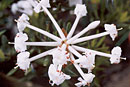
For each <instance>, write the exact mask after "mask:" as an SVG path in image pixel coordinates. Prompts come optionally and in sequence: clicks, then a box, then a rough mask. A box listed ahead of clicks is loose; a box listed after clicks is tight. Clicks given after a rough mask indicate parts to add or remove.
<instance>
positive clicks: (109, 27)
mask: <svg viewBox="0 0 130 87" xmlns="http://www.w3.org/2000/svg"><path fill="white" fill-rule="evenodd" d="M104 27H105V30H106V31H107V32H108V33H109V34H110V36H111V38H112V40H113V41H114V40H115V38H116V37H117V34H118V32H117V29H116V26H115V25H114V24H105V25H104Z"/></svg>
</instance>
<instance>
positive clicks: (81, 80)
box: [75, 73, 95, 87]
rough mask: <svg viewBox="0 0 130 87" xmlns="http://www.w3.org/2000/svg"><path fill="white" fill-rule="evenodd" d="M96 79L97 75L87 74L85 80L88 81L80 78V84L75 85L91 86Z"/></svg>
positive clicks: (78, 86)
mask: <svg viewBox="0 0 130 87" xmlns="http://www.w3.org/2000/svg"><path fill="white" fill-rule="evenodd" d="M94 77H95V75H94V74H92V73H88V74H85V78H86V79H82V78H81V77H79V78H78V80H79V81H80V82H78V83H76V84H75V85H76V86H77V87H81V86H85V85H89V84H90V83H91V82H92V81H93V79H94Z"/></svg>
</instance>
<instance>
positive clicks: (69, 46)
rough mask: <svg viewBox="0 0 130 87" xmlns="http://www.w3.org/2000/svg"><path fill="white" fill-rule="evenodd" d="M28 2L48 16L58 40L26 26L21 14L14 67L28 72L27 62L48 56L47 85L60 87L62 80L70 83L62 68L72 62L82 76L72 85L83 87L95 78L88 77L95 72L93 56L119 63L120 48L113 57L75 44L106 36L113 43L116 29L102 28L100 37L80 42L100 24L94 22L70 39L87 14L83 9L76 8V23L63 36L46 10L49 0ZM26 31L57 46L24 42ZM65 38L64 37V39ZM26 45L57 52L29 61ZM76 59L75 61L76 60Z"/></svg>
mask: <svg viewBox="0 0 130 87" xmlns="http://www.w3.org/2000/svg"><path fill="white" fill-rule="evenodd" d="M28 1H31V3H32V4H33V6H34V10H35V11H36V12H37V13H39V12H42V11H43V10H44V12H46V14H47V15H48V16H49V18H50V19H51V21H52V23H53V24H54V26H55V28H56V30H57V31H58V34H59V36H60V37H58V36H55V35H53V34H51V33H49V32H47V31H45V30H44V29H40V28H37V27H35V26H32V25H30V24H29V22H28V20H29V17H28V16H27V15H25V14H23V15H22V16H21V17H20V18H19V19H18V20H17V21H16V22H17V27H18V30H19V33H18V34H17V36H16V37H15V43H14V44H15V46H14V47H15V49H16V51H18V52H20V53H19V54H18V56H17V65H18V66H19V67H20V68H21V69H23V70H27V68H29V65H30V62H32V61H34V60H36V59H39V58H41V57H44V56H47V55H50V54H51V55H52V56H53V58H52V62H53V64H51V65H50V67H49V70H48V76H49V78H50V81H49V82H50V84H51V85H52V86H53V85H54V84H56V85H60V84H62V83H63V82H64V80H67V79H70V78H71V77H70V76H69V75H66V74H64V73H63V72H62V66H63V65H64V64H67V62H68V61H71V62H72V64H73V65H74V67H75V68H76V69H77V71H78V72H79V74H80V75H81V76H82V78H83V79H82V78H79V79H78V80H79V81H80V82H79V83H76V84H75V85H76V86H78V87H80V86H85V85H89V84H90V83H91V82H92V81H93V78H94V77H95V75H94V74H92V73H90V72H91V71H92V69H93V68H94V64H95V55H100V56H105V57H109V58H110V57H111V58H110V61H111V63H112V64H113V63H119V62H120V59H122V58H121V57H120V56H121V49H120V47H115V48H113V50H112V54H107V53H103V52H99V51H95V50H90V49H87V48H84V47H79V46H76V45H74V44H76V43H79V42H83V41H87V40H91V39H95V38H98V37H102V36H105V35H109V34H110V36H111V37H112V39H113V40H114V39H115V37H116V36H117V31H116V27H115V26H114V25H113V24H111V25H109V24H105V30H106V31H107V32H103V33H99V34H96V35H92V36H88V37H82V38H80V37H81V36H82V35H83V34H85V33H86V32H87V31H89V30H91V29H94V28H96V27H97V26H98V25H99V24H100V21H94V22H92V23H90V24H89V25H88V26H87V27H86V28H84V29H83V30H82V31H81V32H79V33H77V34H76V35H74V36H73V33H74V31H75V29H76V26H77V24H78V21H79V20H80V17H82V16H86V13H87V10H86V6H85V5H80V4H77V5H76V8H75V14H76V16H77V17H76V20H75V22H74V24H73V25H72V28H71V29H70V32H69V34H68V35H67V34H64V32H63V31H62V30H61V28H60V26H59V25H58V23H57V22H56V20H55V19H54V17H53V16H52V15H51V13H50V12H49V10H48V9H47V7H50V4H49V0H41V1H40V2H39V3H38V2H37V1H34V0H28ZM25 27H28V28H30V29H32V30H35V31H37V32H39V33H41V34H43V35H45V36H47V37H49V38H51V39H53V40H55V41H56V42H25V41H27V40H28V37H27V35H26V34H24V33H23V30H24V29H25ZM66 35H67V36H66ZM26 45H29V46H31V45H32V46H56V48H53V49H51V50H48V51H46V52H43V53H41V54H38V55H36V56H34V57H31V58H29V53H28V52H26V51H25V50H26V49H27V48H26ZM78 51H80V52H85V53H84V55H81V54H80V52H78ZM74 55H75V56H76V57H77V59H75V58H74V57H75V56H74ZM81 68H87V69H88V73H84V72H83V71H82V69H81Z"/></svg>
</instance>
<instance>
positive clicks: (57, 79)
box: [48, 64, 71, 86]
mask: <svg viewBox="0 0 130 87" xmlns="http://www.w3.org/2000/svg"><path fill="white" fill-rule="evenodd" d="M48 75H49V78H50V80H49V83H50V84H51V85H52V86H53V85H54V84H56V85H60V84H61V83H63V82H64V81H65V80H68V79H70V78H71V77H70V76H69V75H66V74H64V73H63V72H58V71H57V69H56V67H55V65H53V64H51V65H50V67H49V70H48Z"/></svg>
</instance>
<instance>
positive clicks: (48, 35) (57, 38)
mask: <svg viewBox="0 0 130 87" xmlns="http://www.w3.org/2000/svg"><path fill="white" fill-rule="evenodd" d="M27 27H28V28H30V29H32V30H35V31H37V32H39V33H41V34H43V35H45V36H47V37H49V38H51V39H53V40H55V41H57V42H61V41H62V40H61V39H60V38H59V37H57V36H55V35H53V34H51V33H48V32H47V31H44V30H42V29H40V28H37V27H35V26H32V25H29V24H27Z"/></svg>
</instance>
